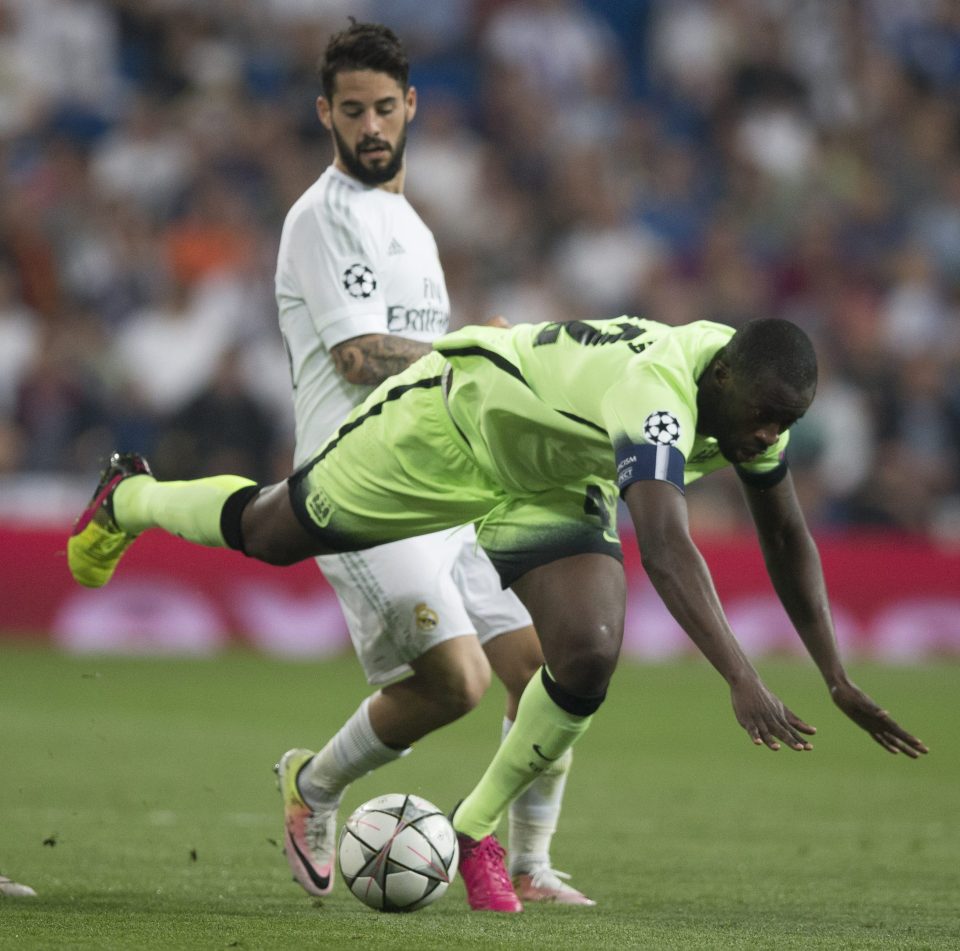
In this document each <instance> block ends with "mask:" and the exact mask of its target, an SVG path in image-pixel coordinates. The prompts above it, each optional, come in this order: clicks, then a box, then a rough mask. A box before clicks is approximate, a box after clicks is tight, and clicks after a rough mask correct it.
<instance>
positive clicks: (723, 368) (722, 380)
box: [713, 356, 733, 388]
mask: <svg viewBox="0 0 960 951" xmlns="http://www.w3.org/2000/svg"><path fill="white" fill-rule="evenodd" d="M732 377H733V374H732V372H731V370H730V364H729V363H727V361H726V360H724V359H723V357H722V356H718V357H717V358H716V359H715V360H714V361H713V381H714V383H716V385H717V386H718V387H720V388H723V387H725V386H729V385H730V380H731V379H732Z"/></svg>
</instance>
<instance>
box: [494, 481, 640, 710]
mask: <svg viewBox="0 0 960 951" xmlns="http://www.w3.org/2000/svg"><path fill="white" fill-rule="evenodd" d="M616 502H617V496H616V489H615V487H614V486H613V485H612V484H611V483H608V482H598V483H596V484H584V485H580V486H572V487H567V488H563V489H556V490H551V491H550V492H544V493H540V494H538V495H537V496H535V497H532V498H529V499H517V500H514V502H513V503H511V504H510V505H509V506H504V507H503V508H502V509H500V510H498V511H496V512H494V513H493V514H492V515H491V516H490V517H489V518H488V519H487V520H485V521H484V523H483V525H482V526H481V528H480V539H481V541H482V543H483V545H484V548H485V549H486V551H487V553H488V554H489V555H490V558H491V561H492V562H493V563H494V565H495V566H496V567H497V570H498V572H499V573H500V576H501V578H502V579H503V580H505V581H507V582H508V583H509V584H510V585H511V587H512V588H513V589H514V591H515V592H516V593H517V594H518V595H519V596H520V598H521V600H522V601H523V602H524V604H525V606H526V607H527V609H528V610H529V611H530V614H531V616H532V618H533V622H534V625H535V627H536V630H537V634H538V636H539V639H540V643H541V645H542V648H543V654H544V658H545V659H546V662H547V665H548V667H549V668H550V671H551V673H553V674H554V676H555V677H556V678H557V679H558V682H560V681H561V680H563V681H565V686H567V687H568V689H570V690H571V691H572V692H575V693H583V694H584V695H586V694H587V693H601V692H602V691H603V690H605V689H606V683H607V681H609V678H610V676H611V674H612V672H613V668H614V667H615V666H616V659H617V656H618V655H619V650H620V643H621V640H622V637H623V614H624V603H625V584H624V579H623V567H622V558H623V555H622V551H621V549H620V543H619V539H618V538H617V534H616Z"/></svg>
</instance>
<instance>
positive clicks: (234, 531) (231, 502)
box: [220, 485, 260, 554]
mask: <svg viewBox="0 0 960 951" xmlns="http://www.w3.org/2000/svg"><path fill="white" fill-rule="evenodd" d="M259 491H260V486H259V485H245V486H244V487H243V488H242V489H237V491H236V492H234V493H233V494H232V495H230V496H229V497H228V498H227V501H226V502H224V503H223V508H222V509H221V510H220V534H221V535H223V540H224V541H225V542H226V543H227V545H228V547H230V548H232V549H234V551H241V552H243V553H244V554H246V553H247V550H246V548H244V546H243V528H242V527H241V523H240V520H241V518H242V517H243V510H244V509H245V508H246V507H247V503H248V502H250V500H251V499H252V498H253V497H254V496H255V495H256V494H257V493H258V492H259Z"/></svg>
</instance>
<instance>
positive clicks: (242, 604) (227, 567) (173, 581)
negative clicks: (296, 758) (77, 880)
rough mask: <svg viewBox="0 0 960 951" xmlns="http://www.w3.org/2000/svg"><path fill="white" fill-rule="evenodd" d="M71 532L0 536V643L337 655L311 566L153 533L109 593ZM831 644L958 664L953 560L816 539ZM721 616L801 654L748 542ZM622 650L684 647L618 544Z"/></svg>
mask: <svg viewBox="0 0 960 951" xmlns="http://www.w3.org/2000/svg"><path fill="white" fill-rule="evenodd" d="M66 531H67V530H66V529H51V528H48V527H29V526H26V527H25V526H22V525H7V526H3V525H0V552H3V555H2V560H3V566H2V573H0V579H2V581H0V583H2V592H0V636H3V635H15V636H23V635H28V636H35V637H40V638H46V639H50V640H52V641H54V642H55V643H58V644H61V645H63V646H64V647H66V648H69V649H71V650H78V651H91V650H109V651H125V652H138V653H171V652H173V653H177V652H182V653H209V652H214V651H216V650H219V649H221V648H222V647H224V646H225V645H227V644H229V643H231V642H240V643H245V644H248V645H250V646H253V647H255V648H257V649H260V650H263V651H265V652H269V653H273V654H280V655H287V656H304V657H318V656H323V655H324V654H329V653H332V652H336V651H340V650H343V649H346V647H347V646H348V639H347V634H346V628H345V625H344V622H343V619H342V616H341V614H340V609H339V606H338V604H337V600H336V598H335V597H334V595H333V592H332V591H331V589H330V587H329V586H328V585H327V584H326V582H325V581H324V580H323V578H322V576H321V575H320V572H319V571H318V569H317V568H316V566H315V565H314V564H313V563H312V562H304V563H302V564H299V565H295V566H293V567H290V568H271V567H269V566H266V565H261V564H259V563H257V562H254V561H251V560H250V559H247V558H244V557H243V556H242V555H239V554H237V553H235V552H227V551H220V550H215V549H203V548H199V547H196V546H193V545H189V544H187V543H185V542H183V541H180V540H179V539H175V538H171V537H169V536H166V535H164V534H162V533H160V532H150V533H148V534H147V535H145V536H144V537H143V538H141V539H139V540H138V541H137V543H136V545H134V546H133V547H132V548H131V549H130V551H129V552H128V554H127V555H126V556H125V557H124V560H123V563H122V565H121V566H120V568H119V569H118V571H117V574H116V576H115V577H114V579H113V581H111V583H110V584H109V585H107V586H106V587H105V588H103V589H100V590H96V591H90V590H87V589H84V588H80V587H78V586H77V585H76V584H74V583H73V581H72V580H71V578H70V575H69V572H68V571H67V566H66V557H65V554H64V549H65V544H66ZM819 545H820V552H821V556H822V559H823V564H824V571H825V573H826V576H827V583H828V587H829V589H830V594H831V600H832V605H833V610H834V616H835V620H836V624H837V633H838V637H839V639H840V642H841V646H842V648H843V649H844V651H845V652H846V653H848V654H850V653H857V654H860V653H862V654H864V655H868V656H874V657H878V658H883V659H888V660H897V661H909V660H915V659H922V658H927V657H931V656H937V655H945V654H950V655H960V551H957V550H954V551H944V550H941V549H938V548H936V547H935V546H934V545H932V544H931V543H929V542H926V541H922V540H917V539H908V538H902V537H897V536H891V535H887V534H877V535H863V534H861V535H854V536H850V535H842V536H837V537H825V538H820V539H819ZM699 547H700V549H701V551H702V552H703V554H704V557H705V558H706V560H707V562H708V564H709V565H710V569H711V572H712V574H713V577H714V580H715V583H716V586H717V590H718V592H719V594H720V597H721V599H722V600H723V603H724V607H725V609H726V612H727V615H728V617H729V618H730V621H731V624H732V626H733V628H734V630H735V631H736V633H737V636H738V637H739V638H740V640H741V641H742V642H743V644H744V646H745V647H746V649H747V650H748V652H749V653H751V654H754V655H757V654H762V653H767V652H770V651H778V652H779V651H791V652H796V651H798V650H801V649H802V648H801V647H800V644H799V641H798V639H797V637H796V635H795V634H794V632H793V630H792V628H791V625H790V623H789V621H788V620H787V618H786V616H785V614H784V612H783V609H782V608H781V607H780V605H779V602H778V601H777V599H776V597H775V595H774V594H773V591H772V588H771V586H770V582H769V580H768V579H767V576H766V573H765V571H764V568H763V561H762V558H761V556H760V552H759V550H758V548H757V544H756V541H755V540H754V539H753V538H751V537H742V538H741V537H735V538H724V539H722V540H721V539H704V540H701V541H700V542H699ZM624 553H625V556H626V570H627V576H628V605H627V625H626V636H625V642H624V650H625V652H626V653H627V654H628V655H634V656H637V657H644V658H659V657H668V656H673V655H675V654H677V653H681V652H688V651H690V650H692V647H691V646H690V644H689V642H688V640H687V639H686V637H685V636H684V635H683V633H682V632H681V631H680V630H679V628H678V627H677V625H676V623H675V622H674V621H673V619H672V618H671V617H670V616H669V614H668V613H667V611H666V610H665V608H664V607H663V605H662V603H661V602H660V599H659V598H658V597H657V596H656V594H655V593H654V591H653V589H652V588H651V587H650V584H649V582H648V581H647V579H646V577H645V576H644V574H643V571H642V569H641V567H640V564H639V557H638V555H637V551H636V546H635V545H634V543H633V541H632V538H631V537H630V536H629V535H627V534H626V533H625V537H624Z"/></svg>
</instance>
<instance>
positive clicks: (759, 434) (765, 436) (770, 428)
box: [754, 423, 780, 449]
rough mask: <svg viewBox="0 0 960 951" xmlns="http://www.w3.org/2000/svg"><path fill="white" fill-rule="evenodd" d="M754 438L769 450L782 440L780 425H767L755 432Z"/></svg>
mask: <svg viewBox="0 0 960 951" xmlns="http://www.w3.org/2000/svg"><path fill="white" fill-rule="evenodd" d="M754 436H756V438H757V441H758V442H760V443H762V444H763V446H764V448H765V449H769V448H770V447H771V446H772V445H773V444H774V443H775V442H776V441H777V440H778V439H779V438H780V424H779V423H766V424H764V425H763V426H760V427H758V428H757V429H756V430H755V431H754Z"/></svg>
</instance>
